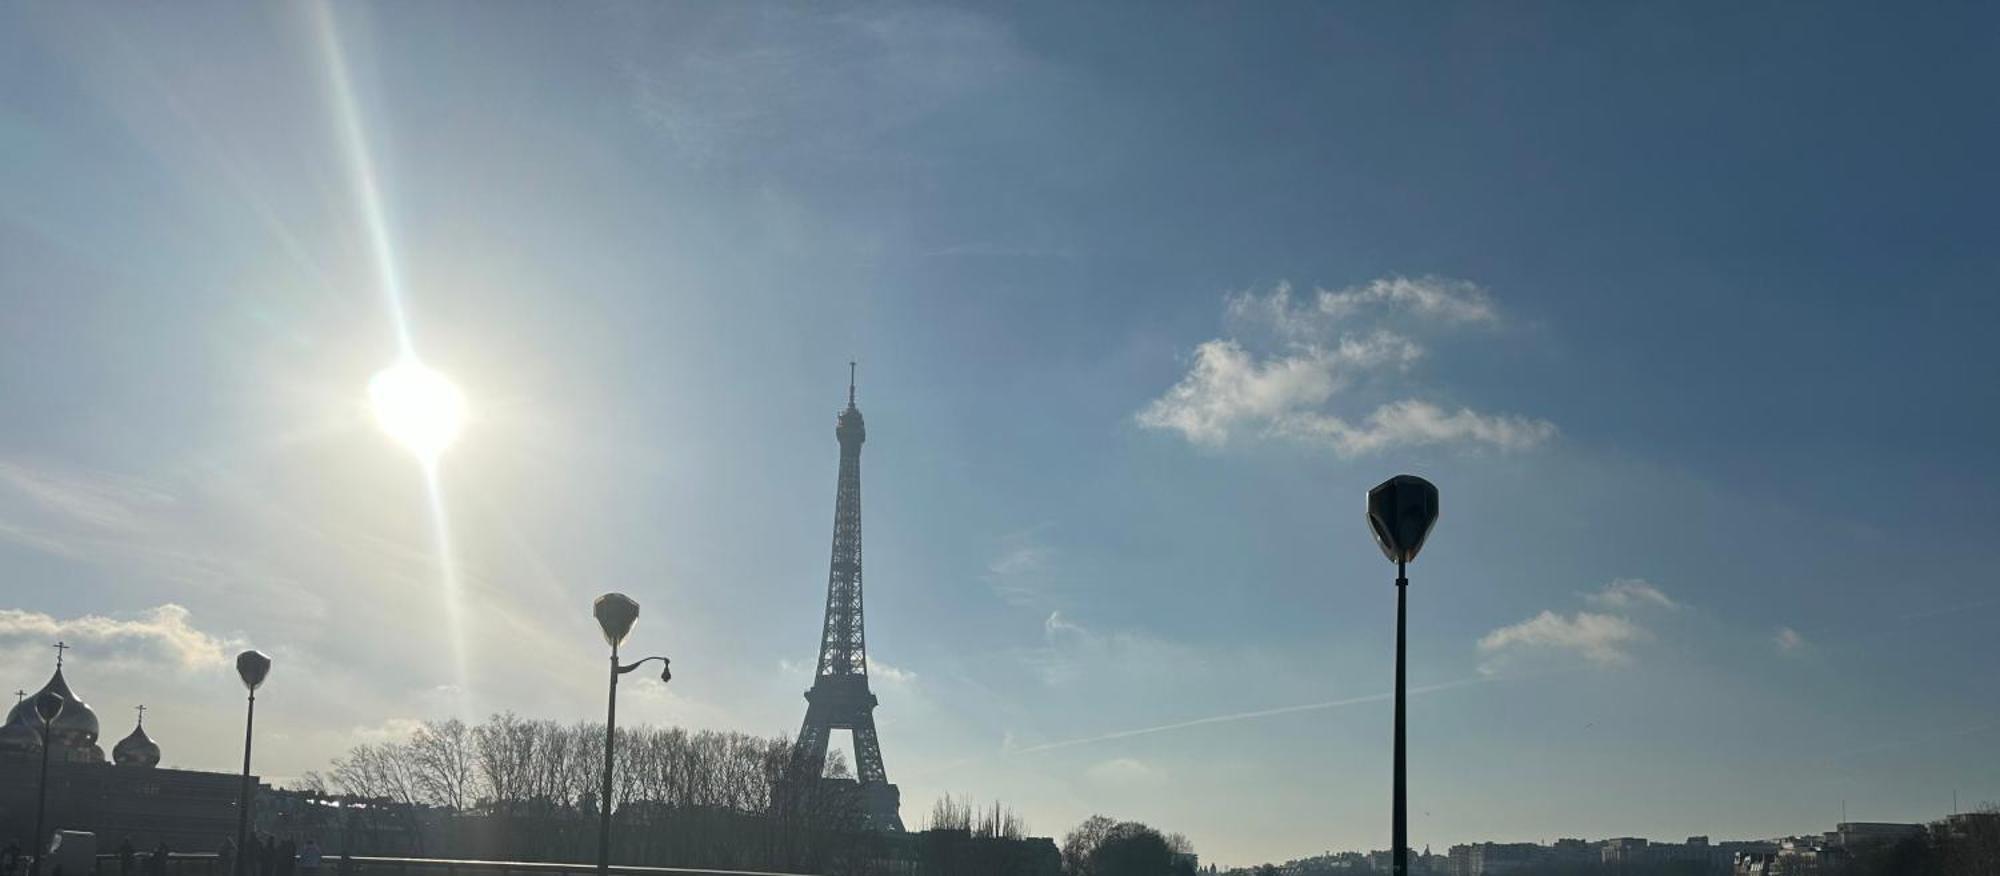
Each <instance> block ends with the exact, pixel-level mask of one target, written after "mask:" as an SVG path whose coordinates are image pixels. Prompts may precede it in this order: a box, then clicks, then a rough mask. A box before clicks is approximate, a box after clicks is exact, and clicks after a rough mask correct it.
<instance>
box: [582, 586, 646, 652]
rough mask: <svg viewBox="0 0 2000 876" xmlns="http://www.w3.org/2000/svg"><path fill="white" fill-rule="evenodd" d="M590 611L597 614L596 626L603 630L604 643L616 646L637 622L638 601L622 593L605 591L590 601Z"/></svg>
mask: <svg viewBox="0 0 2000 876" xmlns="http://www.w3.org/2000/svg"><path fill="white" fill-rule="evenodd" d="M590 613H591V614H594V615H596V616H597V626H598V627H599V628H600V629H602V630H604V644H607V645H610V646H611V647H613V648H616V647H618V643H619V642H623V641H625V636H626V635H627V634H629V633H631V632H632V624H634V623H636V622H638V620H639V603H637V602H633V601H632V597H630V596H626V595H625V594H623V593H606V594H604V595H603V596H599V597H597V601H596V602H593V603H591V605H590Z"/></svg>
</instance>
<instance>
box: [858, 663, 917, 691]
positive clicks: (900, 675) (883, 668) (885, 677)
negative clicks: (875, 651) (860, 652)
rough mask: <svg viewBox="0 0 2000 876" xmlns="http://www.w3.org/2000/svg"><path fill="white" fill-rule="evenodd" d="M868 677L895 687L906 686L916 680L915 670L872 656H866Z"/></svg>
mask: <svg viewBox="0 0 2000 876" xmlns="http://www.w3.org/2000/svg"><path fill="white" fill-rule="evenodd" d="M868 677H869V678H871V679H873V680H876V681H881V682H884V683H887V684H889V685H892V686H895V687H908V686H909V685H912V684H915V683H916V682H917V674H916V673H915V672H912V671H910V670H908V669H900V668H898V667H895V666H891V665H889V664H887V663H884V662H882V661H881V660H879V659H877V658H874V657H870V658H868Z"/></svg>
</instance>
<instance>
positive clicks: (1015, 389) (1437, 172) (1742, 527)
mask: <svg viewBox="0 0 2000 876" xmlns="http://www.w3.org/2000/svg"><path fill="white" fill-rule="evenodd" d="M1242 11H1243V10H1241V9H1240V8H1236V7H1224V6H1196V5H1166V6H1161V5H1147V6H1124V5H1111V4H1105V5H1091V6H1085V7H1077V6H1072V5H1062V4H1023V5H1018V6H1010V7H1006V8H1005V9H985V8H981V7H976V6H964V7H954V6H928V5H925V6H914V5H912V6H905V5H897V4H882V5H876V4H868V5H860V6H847V7H843V8H839V9H826V8H821V7H814V6H806V5H778V4H729V5H679V4H600V5H588V6H586V5H582V4H563V5H548V6H544V5H527V4H499V5H495V4H476V5H475V4H460V3H430V4H421V5H386V4H385V5H376V4H368V3H353V4H340V5H337V6H331V7H323V6H316V5H313V4H302V5H279V6H273V7H251V6H232V5H222V4H188V5H176V6H174V7H172V8H168V7H124V8H121V7H112V6H91V5H77V4H61V5H51V4H10V5H6V6H4V7H0V148H4V153H0V154H4V156H5V161H4V163H0V180H4V183H5V188H4V190H5V192H6V193H7V197H5V198H4V199H0V265H4V266H5V267H4V270H0V303H4V306H5V308H6V313H7V315H8V316H7V319H6V320H5V321H4V326H5V334H4V336H0V404H4V406H5V408H6V410H7V411H8V424H9V426H8V428H7V429H6V431H5V435H4V440H0V570H4V572H5V574H6V575H7V577H8V578H9V579H10V580H12V581H14V582H15V584H14V585H13V589H12V591H11V592H12V595H11V596H10V597H9V598H8V599H7V600H5V601H4V602H0V658H4V659H0V668H5V670H6V672H7V674H8V677H7V678H5V679H0V681H4V682H5V683H8V684H11V685H14V686H16V687H22V688H26V689H28V690H33V689H35V688H36V687H37V686H39V685H40V684H41V683H42V681H44V680H45V679H46V678H47V675H48V672H49V669H50V666H51V663H52V661H53V653H52V652H51V651H50V650H49V648H48V645H49V644H51V643H53V642H54V640H55V639H57V638H63V639H66V640H67V641H69V643H70V644H72V645H75V646H76V648H75V650H74V651H72V652H70V657H69V669H68V675H69V678H70V681H71V683H72V685H73V686H74V688H75V689H76V692H77V693H78V694H79V695H80V696H82V697H83V698H84V699H85V700H86V701H88V702H89V703H90V704H91V705H92V706H93V707H94V708H95V709H96V710H97V712H98V714H99V716H100V718H101V719H102V721H103V725H104V737H105V739H104V742H105V743H106V744H107V745H108V744H109V743H110V742H111V741H115V740H116V739H117V738H119V737H121V736H123V735H124V733H125V731H126V730H128V729H129V728H130V724H131V712H130V711H129V709H130V707H131V706H133V705H135V704H137V703H140V702H144V703H146V704H147V705H148V706H149V707H150V708H149V711H148V712H147V728H148V730H149V731H150V732H152V734H153V736H154V738H155V739H157V740H158V741H159V742H160V744H161V746H162V748H163V749H164V754H165V760H164V762H165V763H166V764H169V765H180V766H187V767H194V768H202V769H215V770H230V769H233V768H234V765H235V763H236V760H237V759H238V758H240V756H241V749H240V747H239V746H240V744H241V738H240V731H241V724H240V721H241V689H240V687H239V686H238V685H237V684H236V682H235V681H234V679H233V677H232V673H231V671H230V670H229V668H228V666H227V661H228V658H229V656H230V655H232V654H233V653H234V651H235V650H236V649H238V648H240V647H252V646H254V647H257V648H260V649H263V650H265V651H266V652H267V653H270V654H271V655H272V656H273V657H274V660H275V664H276V665H275V668H274V669H273V672H272V675H271V680H270V682H269V683H268V684H267V685H266V687H265V688H264V689H263V690H262V691H260V694H259V700H260V707H259V731H260V732H259V743H258V748H257V769H258V771H259V772H260V773H262V774H264V775H266V776H267V777H270V778H271V779H273V780H276V781H284V780H287V779H289V778H294V777H296V776H298V775H300V774H302V773H304V772H305V771H308V770H316V769H324V768H325V766H326V764H327V762H328V761H329V760H330V759H331V758H332V757H334V756H336V755H338V754H340V753H341V752H342V751H344V750H345V749H346V748H348V747H349V746H351V745H353V744H355V743H358V742H364V741H374V740H379V739H382V738H388V737H389V736H392V735H393V734H396V733H398V732H402V731H404V730H406V729H407V728H408V727H409V726H410V725H411V723H412V722H415V721H420V720H425V719H432V718H444V717H452V716H459V717H466V718H468V719H470V718H476V717H479V716H483V715H484V714H486V713H488V712H492V711H498V710H508V709H511V710H514V711H516V712H519V713H522V714H524V715H532V716H536V717H555V718H572V719H578V720H601V716H602V713H603V702H602V696H603V680H602V678H600V676H599V673H600V672H601V671H602V661H603V654H602V644H601V642H600V640H599V638H598V634H597V632H596V628H595V624H594V622H593V621H592V620H591V617H590V613H589V606H590V600H591V599H592V598H593V597H595V596H596V595H597V594H599V593H601V592H604V591H608V590H619V591H623V592H626V593H628V594H630V595H632V596H633V597H634V598H635V599H637V600H638V601H639V602H640V603H641V604H642V606H643V612H642V615H641V618H640V620H639V623H638V626H637V628H636V630H635V632H634V633H633V635H632V638H631V639H630V644H629V646H628V649H629V651H630V652H631V653H633V654H653V653H661V654H666V655H668V656H671V657H672V658H673V660H674V675H675V678H674V681H673V682H672V684H671V685H669V686H666V687H662V686H660V685H659V684H658V683H656V682H653V681H639V680H635V681H633V682H631V683H628V684H626V685H625V686H624V688H623V690H624V693H623V697H622V699H621V704H620V720H621V723H627V722H630V723H657V724H682V725H686V726H690V727H711V728H727V729H734V730H743V731H746V732H752V733H758V734H766V735H771V734H778V733H786V734H790V733H795V732H796V731H797V729H798V723H799V719H800V717H801V715H802V714H803V710H804V706H805V704H804V701H803V700H802V699H801V697H800V692H801V691H803V690H804V689H805V687H806V686H807V685H808V684H810V682H811V670H812V661H813V658H814V656H815V645H816V636H817V633H818V629H819V620H820V614H821V612H822V610H823V607H824V598H825V586H826V565H827V544H828V538H829V536H830V532H831V513H832V505H833V494H834V476H835V469H836V464H837V445H836V444H835V441H834V437H833V417H834V414H835V412H836V411H837V410H838V409H839V407H840V405H841V404H843V403H844V401H845V397H844V394H845V390H846V380H847V371H846V363H847V362H848V361H849V360H850V359H857V360H859V362H860V379H859V405H860V407H861V409H862V410H863V411H864V412H865V413H866V416H867V418H868V427H869V432H868V444H867V449H866V451H865V453H864V455H863V462H862V480H863V490H862V496H863V503H864V533H865V535H864V538H865V544H866V554H867V558H868V559H867V580H866V588H867V594H868V618H867V625H868V643H869V646H870V648H869V658H870V672H871V676H872V683H873V687H874V689H875V691H876V693H877V694H878V695H879V696H880V698H881V706H880V708H879V709H878V710H877V711H876V713H875V717H876V720H877V722H878V724H879V726H880V733H881V741H882V746H883V755H884V758H885V760H886V765H887V769H888V774H889V777H890V779H891V780H892V781H894V782H896V783H898V784H899V785H900V786H901V788H902V795H903V801H904V806H903V814H904V818H905V820H906V821H908V822H910V823H911V825H912V826H913V827H915V826H919V825H920V823H921V821H922V818H923V814H924V813H925V812H926V811H928V808H929V805H930V802H931V801H932V800H933V799H935V798H936V797H937V796H939V795H941V794H944V793H947V792H951V793H956V794H970V795H971V796H972V797H973V798H975V799H979V800H992V799H998V800H1002V801H1005V802H1007V803H1009V804H1011V805H1013V806H1016V807H1018V808H1019V810H1020V811H1021V813H1022V814H1023V815H1024V816H1025V817H1026V819H1027V821H1028V824H1029V827H1030V828H1031V829H1032V831H1033V832H1035V833H1037V834H1044V835H1055V836H1058V837H1060V836H1061V834H1062V833H1063V832H1064V831H1066V830H1068V829H1069V828H1070V827H1071V826H1073V825H1074V824H1075V823H1076V822H1077V821H1079V820H1081V819H1083V818H1084V817H1086V816H1088V815H1090V814H1092V813H1093V812H1101V813H1104V814H1107V815H1112V816H1115V817H1120V818H1131V819H1139V820H1143V821H1146V822H1148V823H1151V824H1153V825H1155V826H1158V827H1160V828H1161V829H1163V830H1168V831H1178V832H1181V833H1184V834H1186V835H1187V836H1188V837H1189V838H1190V839H1191V840H1192V841H1193V842H1194V844H1195V847H1196V849H1197V850H1198V851H1199V852H1201V854H1202V855H1203V858H1204V860H1205V861H1214V862H1218V863H1223V864H1244V863H1256V862H1261V861H1265V860H1282V859H1285V858H1290V857H1295V856H1299V855H1305V854H1311V853H1317V852H1320V851H1323V850H1326V849H1342V848H1350V849H1375V848H1383V847H1386V845H1387V836H1388V811H1387V793H1388V783H1389V772H1388V762H1387V756H1388V744H1389V709H1388V704H1387V701H1386V695H1387V692H1388V690H1389V683H1390V659H1391V656H1392V655H1391V642H1392V640H1391V633H1392V629H1391V622H1392V619H1393V611H1394V608H1393V603H1394V593H1393V589H1392V588H1391V586H1390V581H1391V579H1392V577H1393V568H1392V567H1391V566H1389V565H1388V564H1386V563H1385V562H1384V561H1383V560H1382V557H1381V556H1380V554H1379V553H1377V551H1376V549H1375V548H1374V546H1373V545H1372V543H1371V542H1370V539H1369V535H1368V531H1367V528H1366V526H1365V525H1364V524H1363V522H1362V517H1361V499H1362V494H1363V491H1364V490H1366V489H1367V488H1368V487H1369V486H1372V485H1374V484H1375V483H1377V482H1379V481H1380V480H1382V479H1383V478H1384V477H1387V476H1388V475H1391V474H1395V473H1397V472H1401V471H1411V472H1415V473H1418V474H1422V475H1424V476H1425V477H1427V478H1429V479H1431V480H1432V481H1434V482H1435V483H1437V484H1438V485H1439V487H1440V489H1441V491H1442V494H1443V502H1442V505H1443V514H1442V518H1441V521H1440V523H1439V525H1438V528H1437V530H1436V532H1435V534H1434V535H1433V537H1432V539H1431V541H1430V543H1429V545H1428V546H1427V547H1426V549H1425V553H1424V556H1423V557H1422V558H1421V559H1420V560H1419V561H1418V562H1417V563H1416V564H1414V565H1413V566H1412V567H1411V571H1410V574H1411V578H1412V589H1411V592H1410V598H1411V624H1410V630H1411V638H1410V649H1411V651H1410V654H1411V661H1412V662H1411V680H1410V684H1411V687H1412V691H1413V697H1412V700H1411V726H1410V740H1411V742H1410V744H1411V797H1412V805H1411V838H1412V843H1413V845H1415V846H1416V847H1418V848H1421V847H1422V846H1424V845H1425V844H1433V845H1437V846H1440V847H1442V846H1443V845H1446V844H1449V843H1453V842H1463V841H1468V840H1476V839H1496V840H1507V839H1524V840H1525V839H1553V838H1555V837H1557V836H1590V837H1602V836H1610V835H1633V834H1637V835H1648V836H1654V837H1660V838H1670V839H1679V838H1681V837H1684V836H1687V835H1690V834H1704V833H1705V834H1712V835H1716V836H1717V837H1718V838H1720V837H1725V836H1727V837H1742V836H1765V835H1775V834H1780V833H1790V832H1795V831H1804V830H1817V829H1822V828H1824V827H1825V826H1827V825H1829V824H1831V823H1832V822H1833V821H1834V820H1836V818H1837V817H1838V816H1839V814H1840V812H1841V806H1842V801H1845V805H1846V807H1847V811H1848V814H1849V815H1850V816H1851V817H1853V818H1854V819H1856V820H1920V819H1926V818H1931V817H1935V816H1937V815H1939V814H1941V813H1943V812H1944V811H1946V810H1947V809H1948V807H1949V806H1950V803H1951V800H1952V795H1953V793H1954V792H1956V793H1957V795H1958V797H1959V798H1960V799H1961V800H1964V801H1966V802H1967V803H1968V804H1971V803H1973V802H1977V801H1988V800H2000V766H1996V765H1995V764H1994V763H1993V760H1992V758H1991V757H1990V756H1989V755H1988V752H1989V751H1990V750H1991V747H1992V745H1993V743H1994V741H1995V734H1996V733H2000V708H1996V706H1995V703H1996V702H2000V699H1996V696H1995V695H1996V693H2000V682H1996V680H1995V678H1994V677H1993V674H1992V673H1991V672H1990V671H1987V668H1988V667H1990V666H1992V665H1994V664H1995V661H1996V660H2000V640H1996V638H1995V637H1994V636H1992V635H1991V629H1992V627H1993V625H1994V623H1995V621H1996V619H2000V596H1996V595H1995V594H1994V592H1993V588H1992V585H1993V572H1992V570H1993V568H1995V563H1996V560H2000V548H1996V547H1995V545H1994V544H1993V543H1992V541H1991V540H1990V539H1988V538H1985V537H1984V536H1985V535H1986V534H1987V533H1989V532H1990V531H1992V529H1993V528H1994V526H1995V525H1996V524H2000V505H1997V504H1996V500H1995V491H1994V489H1993V486H1994V484H1995V478H1996V474H2000V463H1996V459H1995V456H1994V453H1993V451H1992V436H1993V434H1994V433H1995V428H1996V425H2000V419H1996V416H1995V410H1994V405H1993V403H1992V395H1993V393H1992V390H1991V389H1984V390H1982V389H1980V387H1990V386H1992V385H1995V383H1996V382H2000V355H1996V354H1995V353H1994V352H1993V351H1992V349H1991V345H1990V344H1988V343H1987V338H1986V336H1987V335H1988V334H1989V333H1990V331H1991V327H1992V326H1993V325H1995V324H2000V297H1996V296H1994V295H1993V294H1992V287H1993V278H1994V277H1995V276H1996V268H2000V264H1996V263H1997V262H2000V250H1996V249H1995V248H1994V246H1993V245H1992V239H1993V233H1992V229H1993V220H1992V219H1991V218H1990V216H1989V215H1988V214H1989V213H1990V209H1991V208H1990V204H1992V203H1993V202H1994V201H1995V200H1996V198H2000V174H1996V171H1995V169H1994V168H1995V165H1994V163H1993V161H1992V158H1991V156H1992V155H1994V154H1996V153H1997V152H2000V114H1996V113H1995V112H1994V109H1995V108H1994V107H1993V105H1992V104H1993V99H1992V97H1991V94H1990V91H1991V89H1990V86H1989V83H1991V82H1993V81H1995V78H1996V76H2000V63H1997V62H1996V61H1995V60H1994V59H1995V58H1996V57H2000V54H1996V53H1995V52H1993V51H1992V49H1993V48H1994V46H1993V39H1992V34H1993V33H1994V32H1995V29H1994V28H1995V26H1996V25H2000V17H1997V16H1996V14H1995V12H1994V11H1992V10H1990V9H1981V8H1977V7H1969V6H1968V7H1961V8H1953V9H1949V10H1945V9H1932V10H1927V11H1926V10H1913V11H1896V10H1890V9H1887V8H1886V7H1881V8H1873V9H1871V8H1869V7H1863V6H1849V5H1839V4H1837V5H1831V6H1817V7H1813V8H1812V9H1811V10H1810V14H1809V15H1808V14H1806V13H1807V10H1805V9H1804V8H1801V7H1785V6H1766V7H1747V8H1746V7H1737V6H1725V5H1720V4H1716V5H1695V6H1686V7H1681V8H1678V9H1653V8H1638V7H1631V8H1617V7H1604V6H1593V5H1584V4H1549V5H1538V6H1492V5H1471V4H1467V5H1438V6H1428V7H1413V6H1368V5H1339V6H1335V5H1324V6H1322V5H1310V6H1309V5H1294V4H1277V5H1268V6H1260V7H1258V8H1257V10H1256V11H1257V13H1258V14H1257V15H1255V16H1249V15H1242V14H1237V13H1241V12H1242ZM399 311H400V314H399ZM399 321H401V324H399ZM403 332H407V336H408V343H409V345H410V346H411V347H412V348H413V349H414V350H416V351H417V353H418V354H419V355H421V357H422V358H423V359H424V360H425V361H426V362H428V363H429V364H431V365H432V366H435V367H436V368H438V369H439V370H441V371H443V372H445V373H447V374H449V375H451V376H452V377H453V378H454V379H455V380H456V381H457V382H458V384H459V385H460V386H461V387H462V388H463V390H464V392H465V396H466V400H467V408H468V411H469V413H470V422H469V424H468V426H467V428H466V430H465V432H464V435H463V437H462V438H461V439H460V440H459V441H458V443H457V444H456V445H455V446H454V447H452V448H451V449H450V450H449V451H448V452H446V453H445V454H444V456H443V458H442V460H441V461H440V463H439V466H438V471H437V478H436V483H437V487H438V491H439V492H438V495H439V496H440V497H441V500H442V501H441V504H440V507H441V510H442V511H443V512H444V513H443V516H444V517H445V518H446V519H447V520H448V524H449V525H448V532H449V541H448V547H449V550H448V552H441V551H440V544H439V541H438V539H437V538H436V537H435V532H434V526H433V512H432V507H431V498H430V492H429V487H428V485H427V483H426V478H425V475H424V472H423V470H422V467H421V466H419V465H418V464H417V463H416V462H415V461H413V460H412V458H411V456H410V455H409V454H408V453H407V452H404V451H403V450H402V449H401V448H399V447H397V446H396V445H394V444H393V443H391V442H390V441H389V440H387V439H386V438H385V437H384V436H383V435H382V434H381V432H380V430H378V429H377V428H376V426H375V424H374V423H373V422H372V421H371V420H370V415H369V412H368V408H367V384H368V381H369V379H370V377H371V376H372V375H373V374H375V373H376V372H377V371H378V370H379V369H382V368H384V367H385V366H388V365H389V364H391V363H392V362H394V361H395V360H396V358H397V357H398V355H399V350H400V349H401V347H402V344H403V343H404V341H403V340H402V338H401V337H399V335H400V334H402V333H403ZM447 558H448V559H449V563H447V562H446V559H447ZM447 573H450V575H451V576H453V577H455V579H456V581H457V584H456V585H455V587H454V586H453V585H450V584H448V583H447ZM454 593H455V594H456V597H455V598H454V597H453V594H454ZM454 604H455V605H456V606H457V609H456V610H455V612H456V617H455V618H454V617H453V611H452V610H450V609H448V606H450V605H454ZM454 629H457V630H458V632H457V634H456V635H454V633H453V630H454Z"/></svg>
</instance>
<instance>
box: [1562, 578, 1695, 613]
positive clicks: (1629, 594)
mask: <svg viewBox="0 0 2000 876" xmlns="http://www.w3.org/2000/svg"><path fill="white" fill-rule="evenodd" d="M1584 599H1586V600H1588V601H1589V602H1590V604H1592V605H1597V606H1602V607H1605V608H1618V609H1626V608H1643V607H1648V606H1651V607H1656V608H1664V609H1669V610H1671V609H1676V608H1680V607H1681V606H1680V603H1678V602H1675V601H1673V600H1672V599H1669V598H1667V594H1665V593H1662V592H1660V588H1658V587H1654V586H1653V585H1652V584H1650V583H1648V582H1647V581H1646V580H1645V579H1643V578H1618V579H1616V580H1613V581H1612V582H1611V583H1609V584H1606V585H1604V589H1603V590H1599V591H1597V592H1596V593H1590V594H1586V595H1585V596H1584Z"/></svg>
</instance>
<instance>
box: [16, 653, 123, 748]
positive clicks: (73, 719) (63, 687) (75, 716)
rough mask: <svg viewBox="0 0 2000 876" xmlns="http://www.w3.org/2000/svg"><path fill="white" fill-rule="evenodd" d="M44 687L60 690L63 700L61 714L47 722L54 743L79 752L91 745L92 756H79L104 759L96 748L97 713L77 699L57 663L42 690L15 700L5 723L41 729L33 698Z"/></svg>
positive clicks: (48, 689)
mask: <svg viewBox="0 0 2000 876" xmlns="http://www.w3.org/2000/svg"><path fill="white" fill-rule="evenodd" d="M47 691H55V692H56V693H59V694H62V697H63V700H64V703H63V710H62V714H60V715H57V716H56V719H55V721H54V722H53V723H51V724H50V725H49V735H50V737H52V739H53V740H54V742H55V744H56V745H57V747H60V748H69V749H77V750H79V752H80V753H83V752H82V750H83V749H90V750H92V751H97V756H96V757H95V758H91V757H88V756H86V757H84V758H82V759H84V760H100V761H101V760H103V759H104V753H103V752H102V751H98V750H97V713H96V712H94V711H91V708H90V706H89V704H87V703H85V702H84V701H83V700H81V699H78V698H77V696H76V694H74V693H72V692H71V691H70V689H69V682H68V681H67V680H65V679H64V678H63V673H62V667H60V666H58V667H56V674H55V675H52V676H49V683H48V684H45V685H42V689H41V690H39V691H36V692H35V693H33V694H31V695H30V696H29V697H28V698H27V699H24V700H22V701H20V702H18V703H15V704H14V710H13V711H11V712H8V713H7V723H9V724H12V723H14V722H16V721H20V722H22V723H25V724H27V725H28V726H29V727H33V728H36V729H40V728H39V725H40V724H41V719H40V718H38V717H36V716H35V698H36V697H39V696H41V695H42V694H43V693H45V692H47ZM86 754H87V753H86Z"/></svg>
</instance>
